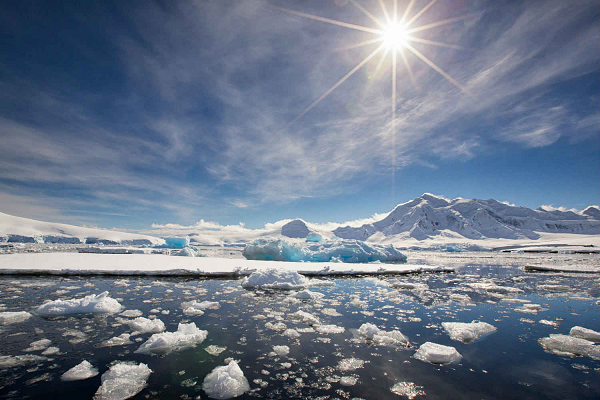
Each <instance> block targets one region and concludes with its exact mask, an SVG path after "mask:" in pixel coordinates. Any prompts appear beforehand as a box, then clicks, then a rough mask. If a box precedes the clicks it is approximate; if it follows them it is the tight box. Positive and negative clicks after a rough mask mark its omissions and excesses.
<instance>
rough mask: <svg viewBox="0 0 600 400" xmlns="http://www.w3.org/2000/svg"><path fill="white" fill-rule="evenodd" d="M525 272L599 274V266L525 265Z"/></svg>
mask: <svg viewBox="0 0 600 400" xmlns="http://www.w3.org/2000/svg"><path fill="white" fill-rule="evenodd" d="M524 269H525V271H527V272H571V273H583V274H600V267H599V266H597V265H581V264H574V265H551V264H549V265H526V266H525V268H524Z"/></svg>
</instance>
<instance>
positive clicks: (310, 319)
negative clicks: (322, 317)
mask: <svg viewBox="0 0 600 400" xmlns="http://www.w3.org/2000/svg"><path fill="white" fill-rule="evenodd" d="M288 318H290V319H295V320H298V321H301V322H304V323H305V324H306V325H320V324H321V321H319V318H317V317H315V316H314V315H312V314H311V313H307V312H306V311H302V310H300V311H296V312H294V313H291V314H288Z"/></svg>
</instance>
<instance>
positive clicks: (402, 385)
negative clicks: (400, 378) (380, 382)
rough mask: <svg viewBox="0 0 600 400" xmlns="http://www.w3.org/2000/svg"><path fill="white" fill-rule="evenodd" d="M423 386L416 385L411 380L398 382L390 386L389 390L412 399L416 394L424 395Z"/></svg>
mask: <svg viewBox="0 0 600 400" xmlns="http://www.w3.org/2000/svg"><path fill="white" fill-rule="evenodd" d="M422 389H423V386H417V385H415V384H414V383H413V382H398V383H396V384H395V385H394V386H392V387H391V389H390V390H391V392H392V393H394V394H397V395H398V396H403V397H406V398H408V399H414V398H415V397H417V396H425V392H424V391H423V390H422Z"/></svg>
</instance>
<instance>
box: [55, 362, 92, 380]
mask: <svg viewBox="0 0 600 400" xmlns="http://www.w3.org/2000/svg"><path fill="white" fill-rule="evenodd" d="M98 373H99V372H98V370H97V369H96V368H94V366H93V365H92V364H90V363H89V361H87V360H83V361H82V362H81V363H79V364H77V365H76V366H74V367H73V368H71V369H70V370H68V371H67V372H65V373H64V374H62V376H61V377H60V380H61V381H81V380H84V379H88V378H91V377H92V376H96V375H98Z"/></svg>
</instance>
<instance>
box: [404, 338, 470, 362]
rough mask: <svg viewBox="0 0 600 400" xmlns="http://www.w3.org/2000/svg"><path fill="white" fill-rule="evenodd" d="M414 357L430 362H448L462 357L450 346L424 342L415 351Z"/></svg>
mask: <svg viewBox="0 0 600 400" xmlns="http://www.w3.org/2000/svg"><path fill="white" fill-rule="evenodd" d="M413 357H414V358H416V359H417V360H421V361H426V362H429V363H432V364H450V363H453V362H456V361H458V360H460V359H461V358H462V355H461V354H460V353H459V352H458V351H456V349H455V348H454V347H452V346H444V345H441V344H437V343H432V342H425V343H423V344H422V345H421V347H419V349H418V350H417V351H416V352H415V354H414V356H413Z"/></svg>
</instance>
